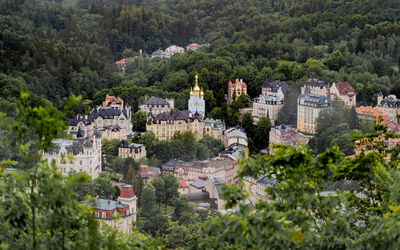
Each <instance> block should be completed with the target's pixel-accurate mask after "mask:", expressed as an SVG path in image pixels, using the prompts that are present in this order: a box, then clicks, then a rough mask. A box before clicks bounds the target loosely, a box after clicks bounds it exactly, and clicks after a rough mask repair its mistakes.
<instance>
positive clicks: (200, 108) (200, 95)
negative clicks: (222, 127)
mask: <svg viewBox="0 0 400 250" xmlns="http://www.w3.org/2000/svg"><path fill="white" fill-rule="evenodd" d="M195 78H196V82H195V85H194V88H193V89H192V88H190V98H189V101H188V108H189V111H190V112H192V113H196V112H197V113H199V114H200V115H201V116H202V117H204V115H205V110H206V103H205V101H204V91H203V88H201V89H200V88H199V85H198V79H199V76H198V75H197V74H196V77H195Z"/></svg>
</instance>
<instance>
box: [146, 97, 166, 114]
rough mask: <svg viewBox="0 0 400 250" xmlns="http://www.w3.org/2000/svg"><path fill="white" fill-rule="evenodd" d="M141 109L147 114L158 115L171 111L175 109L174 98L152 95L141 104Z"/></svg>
mask: <svg viewBox="0 0 400 250" xmlns="http://www.w3.org/2000/svg"><path fill="white" fill-rule="evenodd" d="M139 109H140V110H142V111H144V112H146V113H147V114H150V113H151V114H152V115H158V114H161V113H169V112H171V110H173V109H174V99H162V98H158V97H151V98H150V99H148V100H145V101H143V102H141V103H140V104H139Z"/></svg>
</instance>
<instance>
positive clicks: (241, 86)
mask: <svg viewBox="0 0 400 250" xmlns="http://www.w3.org/2000/svg"><path fill="white" fill-rule="evenodd" d="M241 95H247V84H246V83H245V82H243V79H240V80H239V79H238V78H236V81H235V82H234V83H232V82H231V81H229V82H228V103H232V102H234V101H236V99H237V98H238V97H239V96H241ZM234 96H236V98H235V100H233V98H234Z"/></svg>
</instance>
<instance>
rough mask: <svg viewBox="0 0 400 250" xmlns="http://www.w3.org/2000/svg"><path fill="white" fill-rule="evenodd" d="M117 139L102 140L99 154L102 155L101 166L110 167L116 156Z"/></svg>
mask: <svg viewBox="0 0 400 250" xmlns="http://www.w3.org/2000/svg"><path fill="white" fill-rule="evenodd" d="M118 144H119V140H118V139H112V140H102V143H101V153H102V158H101V159H102V166H103V167H110V164H111V162H112V160H113V159H115V158H116V157H117V156H118Z"/></svg>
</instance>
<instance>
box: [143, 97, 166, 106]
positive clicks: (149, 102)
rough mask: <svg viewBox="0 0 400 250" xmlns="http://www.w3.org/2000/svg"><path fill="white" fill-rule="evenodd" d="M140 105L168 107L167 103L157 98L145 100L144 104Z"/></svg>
mask: <svg viewBox="0 0 400 250" xmlns="http://www.w3.org/2000/svg"><path fill="white" fill-rule="evenodd" d="M142 104H144V105H167V106H169V103H168V102H167V101H166V100H165V99H162V98H158V97H152V98H150V99H149V100H146V101H144V102H142Z"/></svg>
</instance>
